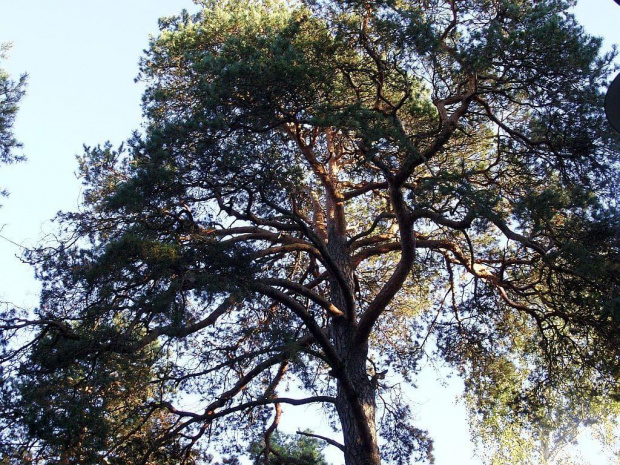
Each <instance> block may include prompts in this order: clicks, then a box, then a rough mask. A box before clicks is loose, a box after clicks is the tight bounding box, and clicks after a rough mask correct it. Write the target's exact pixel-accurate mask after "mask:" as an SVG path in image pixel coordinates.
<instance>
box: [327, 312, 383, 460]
mask: <svg viewBox="0 0 620 465" xmlns="http://www.w3.org/2000/svg"><path fill="white" fill-rule="evenodd" d="M355 336H356V328H355V326H354V325H353V324H351V323H349V322H347V321H346V320H345V319H344V318H339V319H338V321H336V322H334V325H333V326H332V339H333V342H334V345H335V347H336V350H337V351H338V354H339V355H340V358H341V359H342V361H343V362H344V372H345V376H346V377H347V378H348V381H350V384H351V385H350V386H347V385H346V384H345V383H344V382H343V380H340V379H339V380H338V393H337V395H336V410H337V411H338V417H339V418H340V424H341V425H342V433H343V436H344V447H345V453H344V458H345V464H346V465H379V464H380V463H381V460H380V458H379V447H378V445H377V432H376V426H375V406H376V404H375V393H376V392H375V391H376V389H375V386H374V385H373V383H372V381H371V380H370V379H369V377H368V373H367V370H366V357H367V355H368V345H367V344H364V345H363V346H362V347H360V345H356V344H355ZM351 388H352V389H351ZM360 412H361V415H360ZM360 417H361V418H360ZM364 430H366V431H364ZM368 432H369V433H370V438H368V437H367V436H368Z"/></svg>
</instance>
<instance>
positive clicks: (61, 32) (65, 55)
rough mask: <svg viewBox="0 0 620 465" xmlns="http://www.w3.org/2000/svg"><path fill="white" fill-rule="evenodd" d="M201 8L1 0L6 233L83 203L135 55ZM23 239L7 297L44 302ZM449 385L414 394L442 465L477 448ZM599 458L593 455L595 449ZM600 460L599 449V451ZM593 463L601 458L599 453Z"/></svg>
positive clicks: (0, 274) (131, 106)
mask: <svg viewBox="0 0 620 465" xmlns="http://www.w3.org/2000/svg"><path fill="white" fill-rule="evenodd" d="M182 8H187V9H189V10H192V9H195V6H194V5H193V4H192V2H191V1H190V0H123V1H121V0H108V1H105V2H102V1H99V2H95V1H86V0H54V1H50V0H0V42H7V41H8V42H12V43H13V49H12V51H11V52H10V59H9V60H8V61H7V62H5V63H4V64H3V66H5V67H6V68H7V69H8V70H9V72H10V73H11V74H12V75H14V76H17V75H19V74H20V73H23V72H27V73H28V74H29V75H30V77H29V80H28V93H27V96H26V97H25V98H24V100H23V103H22V105H21V109H20V112H19V114H18V118H17V122H16V126H15V132H16V135H17V137H18V139H19V140H21V141H22V142H23V143H24V153H25V154H26V155H27V157H28V161H27V162H26V163H23V164H18V165H13V166H8V167H0V186H2V187H4V188H7V189H8V190H9V191H10V192H11V196H10V197H9V198H8V199H2V200H1V203H3V204H4V206H3V207H2V208H1V209H0V228H2V229H1V231H0V234H1V235H2V236H3V237H5V238H8V239H10V240H12V241H14V242H15V243H18V244H22V245H24V246H26V247H28V246H32V245H34V244H36V243H37V242H38V241H39V240H41V239H42V238H44V237H45V235H46V234H50V233H52V232H53V229H52V228H51V227H50V224H49V219H50V218H52V217H53V216H54V215H55V213H56V212H57V211H59V210H74V209H76V208H78V199H79V196H80V184H79V181H78V180H77V179H76V177H75V174H74V173H75V171H76V168H77V163H76V161H75V155H77V154H79V153H81V152H82V144H88V145H95V144H98V143H103V142H104V141H106V140H110V141H112V143H114V144H119V143H121V142H122V141H123V140H124V139H126V138H127V137H128V136H129V135H130V133H131V131H132V130H134V129H138V128H139V127H140V124H141V110H140V97H141V93H142V88H141V86H140V85H138V84H135V83H134V78H135V76H136V74H137V62H138V58H139V57H140V55H141V52H142V50H143V49H144V48H146V46H147V43H148V36H149V34H151V33H156V32H157V18H159V17H161V16H166V15H172V14H176V13H178V12H179V11H180V10H181V9H182ZM575 13H576V15H577V17H578V19H579V20H580V21H581V22H582V24H584V26H585V27H586V29H587V30H588V31H589V32H590V33H592V34H593V35H597V36H602V37H604V39H605V42H604V46H605V48H607V49H609V48H610V47H611V44H612V43H618V44H620V27H619V26H618V25H620V6H618V5H616V4H615V3H614V1H613V0H580V1H579V3H578V5H577V8H576V10H575ZM19 253H20V248H19V247H17V246H16V245H14V244H13V243H11V242H9V241H7V240H5V239H1V238H0V301H2V300H6V301H11V302H14V303H16V304H18V305H21V306H25V307H32V306H36V303H37V300H38V298H37V293H38V285H37V283H36V282H35V281H34V279H33V275H32V271H31V270H30V268H29V267H28V266H27V265H24V264H23V263H21V262H20V260H19V259H18V256H19ZM448 385H449V387H448V388H441V387H440V386H439V385H438V384H437V383H435V382H434V376H427V377H426V378H425V379H424V381H423V382H422V388H421V390H420V391H419V392H418V393H417V394H416V399H415V400H416V403H418V405H419V410H420V419H421V420H422V422H421V423H422V426H425V427H427V428H429V429H430V431H431V434H432V435H433V436H434V437H435V439H436V455H437V462H436V463H437V465H451V464H453V463H459V464H463V465H467V464H470V465H474V464H478V463H479V462H478V461H476V460H473V459H472V460H470V461H468V457H470V455H471V453H472V449H471V446H470V445H469V441H468V437H467V426H466V422H465V417H464V413H463V410H462V409H461V408H456V407H454V399H453V395H454V393H455V392H456V391H458V387H459V386H458V383H452V384H450V383H448ZM592 457H594V456H593V455H592ZM593 460H594V458H593ZM593 463H594V462H593Z"/></svg>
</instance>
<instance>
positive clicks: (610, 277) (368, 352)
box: [0, 0, 620, 465]
mask: <svg viewBox="0 0 620 465" xmlns="http://www.w3.org/2000/svg"><path fill="white" fill-rule="evenodd" d="M198 3H199V4H200V5H201V7H202V8H201V11H200V12H198V13H197V14H194V15H190V14H189V13H187V12H183V13H181V14H180V15H179V16H176V17H170V18H164V19H162V20H161V23H160V27H161V32H160V34H159V35H158V36H157V37H155V38H153V39H152V40H151V43H150V47H149V49H148V50H147V51H146V52H145V56H144V57H143V59H142V60H141V73H140V76H139V78H140V79H141V80H143V81H144V82H145V83H146V84H147V90H146V92H145V94H144V99H143V102H144V115H145V118H146V122H147V125H146V127H145V130H144V131H143V133H139V134H138V133H137V134H135V135H134V136H133V137H132V138H131V139H129V140H128V141H127V143H126V144H124V145H123V146H121V147H119V148H114V147H112V146H111V145H110V144H104V145H101V146H96V147H87V148H86V149H85V153H84V154H83V156H82V157H80V159H79V162H80V172H81V176H82V179H83V182H84V186H85V190H84V196H83V201H82V204H81V208H80V210H79V211H77V212H66V213H62V214H60V215H59V217H58V218H57V223H58V241H57V242H55V243H48V244H44V245H42V246H41V247H40V248H39V249H37V250H35V251H33V252H31V253H30V254H29V255H28V257H27V258H28V260H30V261H31V262H32V263H33V264H34V265H35V267H36V269H37V276H38V278H39V279H40V280H41V282H42V284H43V291H42V295H41V304H40V307H39V308H38V309H36V311H35V312H34V313H35V314H34V315H27V314H21V313H19V312H17V311H16V310H9V311H6V312H5V313H3V314H2V315H1V317H2V323H1V325H2V326H1V328H2V334H3V339H2V341H3V345H2V355H1V356H2V361H3V364H2V380H3V384H2V389H1V392H0V402H1V403H0V408H2V411H3V415H2V420H1V422H2V423H1V424H0V426H1V427H2V430H1V431H2V432H1V433H0V454H3V455H2V457H3V458H4V459H5V461H8V462H9V463H11V460H13V461H15V463H23V462H27V461H30V462H32V463H80V464H83V463H127V460H132V461H133V462H135V463H143V464H155V463H204V462H205V461H206V460H207V459H206V458H205V457H206V455H205V454H206V450H207V448H208V447H216V448H217V447H219V448H221V449H222V450H223V452H225V453H230V452H235V451H237V452H243V451H244V450H245V448H246V445H245V443H244V441H246V442H248V441H255V440H256V435H261V436H262V440H263V443H264V444H265V448H266V450H269V449H270V447H271V446H269V444H270V440H271V438H272V437H273V432H274V430H275V429H276V428H277V426H278V423H279V421H280V417H281V415H282V414H283V413H282V412H283V408H282V406H283V405H288V407H287V408H286V411H287V412H289V411H294V409H295V406H298V405H307V404H318V405H322V406H323V408H324V410H325V412H326V415H327V418H328V421H329V424H330V425H331V426H332V427H334V428H335V429H336V430H337V431H339V432H340V433H342V438H343V440H342V443H339V442H336V441H334V440H333V439H328V440H327V442H328V443H329V444H331V445H332V446H335V447H337V448H339V449H340V450H341V451H342V452H343V454H344V459H345V463H346V464H347V465H371V464H379V463H380V462H381V461H382V460H383V461H385V462H389V463H395V464H405V463H410V462H411V461H412V460H413V461H424V460H427V461H432V438H430V437H429V436H428V434H427V433H426V432H425V431H423V430H422V429H420V428H419V427H416V426H415V424H414V423H413V422H412V419H411V415H410V414H411V412H410V408H409V406H408V405H407V402H406V401H404V400H403V399H404V397H403V393H402V392H401V388H400V386H403V385H406V384H407V383H414V382H415V379H416V375H417V374H418V373H419V368H420V364H419V362H420V360H421V359H423V358H430V359H433V360H443V361H445V362H447V363H448V364H450V365H451V366H452V367H453V368H454V369H455V370H456V371H457V372H458V373H459V374H460V376H462V378H463V379H464V381H465V386H466V393H465V394H466V397H467V399H468V406H469V408H470V414H471V418H472V424H473V425H474V427H475V428H477V433H476V434H477V436H478V437H480V438H482V439H483V440H484V446H483V447H487V448H488V450H489V451H490V454H491V458H490V459H489V460H495V463H498V462H497V460H500V459H501V457H502V454H505V453H506V451H507V450H517V449H516V447H517V446H518V447H520V450H524V451H525V452H524V454H525V453H527V454H530V455H529V456H528V457H530V458H531V457H543V458H544V459H545V460H547V459H552V458H553V456H552V453H554V452H553V451H555V450H559V448H561V446H562V445H563V444H566V443H567V442H570V441H571V440H572V436H571V433H570V432H571V431H572V430H573V429H575V428H577V429H578V428H581V427H582V426H584V425H588V424H591V423H592V422H596V421H599V420H600V419H604V418H605V417H606V416H609V415H613V414H615V412H617V411H618V410H617V406H616V404H615V402H616V398H617V395H618V394H619V393H618V392H617V382H618V376H619V373H618V370H619V368H618V367H619V366H620V364H619V363H618V360H619V356H620V351H619V347H620V337H619V334H620V333H619V331H618V330H619V325H620V215H619V214H618V211H617V208H618V206H617V201H618V192H617V186H618V181H619V179H618V178H619V177H618V173H619V160H618V157H619V155H620V151H619V147H618V138H617V137H616V136H615V135H613V134H612V132H611V130H610V128H609V126H608V125H607V123H606V121H605V118H604V114H603V110H602V102H603V94H602V89H603V86H604V84H605V83H606V79H608V76H609V68H610V64H611V61H612V59H613V55H600V54H599V48H600V40H599V39H596V38H593V37H590V36H588V35H587V34H586V33H585V32H584V30H583V29H582V28H581V27H580V26H579V25H578V24H577V23H576V21H575V19H574V17H573V16H572V15H571V14H570V12H569V8H570V6H571V4H572V3H573V2H570V1H564V0H539V1H536V2H532V1H529V0H527V1H526V0H424V1H422V0H419V1H417V0H408V1H405V0H402V1H401V0H385V1H377V2H367V1H358V0H351V1H334V0H332V1H329V0H325V1H319V0H308V1H300V2H288V1H280V0H262V1H261V0H257V1H252V2H245V1H240V0H204V1H200V2H198ZM606 406H609V407H610V408H609V409H608V408H607V407H606ZM589 407H592V408H589ZM247 430H250V431H253V434H254V437H248V436H245V437H243V436H242V432H243V431H247ZM497 431H501V432H503V433H506V434H504V435H503V436H501V435H500V437H497ZM508 434H511V435H512V436H510V437H509V436H507V435H508ZM240 435H241V436H242V437H241V440H240V441H237V440H235V439H234V438H235V437H239V436H240ZM511 437H512V438H516V439H515V441H516V442H517V443H518V444H517V446H514V447H513V445H511V444H508V445H507V443H508V442H510V441H509V439H510V438H511ZM231 438H232V439H231ZM507 438H508V439H507ZM322 439H327V438H322ZM515 441H513V442H515ZM524 444H526V445H527V444H530V445H531V444H533V445H534V446H535V447H534V448H535V449H536V447H537V449H536V450H535V451H533V452H528V450H529V449H528V447H529V446H527V447H525V446H523V445H524ZM521 446H523V447H521ZM510 447H513V449H510ZM274 450H276V449H274ZM532 450H533V449H532ZM537 454H538V455H537ZM263 457H264V458H265V461H267V459H268V458H269V457H270V456H269V454H268V453H264V454H263ZM525 459H527V457H526V458H524V460H525ZM19 461H21V462H19Z"/></svg>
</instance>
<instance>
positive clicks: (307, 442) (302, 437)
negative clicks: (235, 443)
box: [249, 430, 327, 465]
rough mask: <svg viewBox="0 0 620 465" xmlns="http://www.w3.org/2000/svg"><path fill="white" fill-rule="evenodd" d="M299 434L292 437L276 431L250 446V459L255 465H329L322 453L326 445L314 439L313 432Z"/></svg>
mask: <svg viewBox="0 0 620 465" xmlns="http://www.w3.org/2000/svg"><path fill="white" fill-rule="evenodd" d="M298 434H299V435H297V436H296V435H290V434H285V433H281V432H279V431H277V430H275V431H273V434H269V435H268V437H267V438H266V439H263V440H262V441H259V442H253V443H252V444H250V448H249V452H250V458H251V459H252V461H253V463H254V464H255V465H263V464H264V463H272V464H274V465H327V461H326V460H325V457H324V456H323V452H322V449H323V445H324V444H322V443H321V442H319V440H318V439H317V438H315V437H313V436H312V435H313V433H312V432H311V431H301V432H299V433H298ZM267 443H269V446H268V447H267ZM265 456H267V457H265Z"/></svg>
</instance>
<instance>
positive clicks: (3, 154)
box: [0, 44, 26, 194]
mask: <svg viewBox="0 0 620 465" xmlns="http://www.w3.org/2000/svg"><path fill="white" fill-rule="evenodd" d="M9 48H10V45H9V44H0V163H13V162H15V161H20V160H22V159H23V156H21V155H19V154H17V153H15V150H16V149H18V148H20V147H21V145H20V143H19V142H17V140H16V139H15V137H14V135H13V124H14V122H15V115H16V113H17V110H18V106H17V104H18V103H19V101H20V99H21V98H22V97H23V95H24V88H25V86H26V75H22V76H21V77H20V78H19V80H18V81H17V82H16V81H14V80H12V79H11V77H10V76H9V75H8V73H7V72H6V71H5V70H4V69H3V68H2V60H4V59H6V53H7V52H8V50H9ZM2 194H6V192H4V191H3V192H2Z"/></svg>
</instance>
